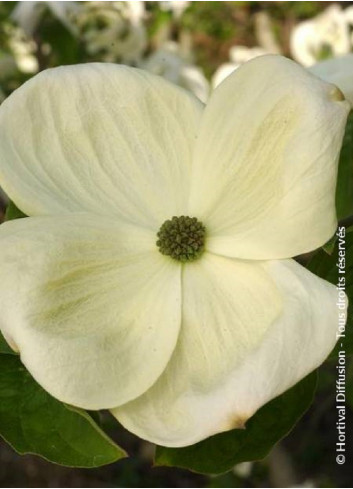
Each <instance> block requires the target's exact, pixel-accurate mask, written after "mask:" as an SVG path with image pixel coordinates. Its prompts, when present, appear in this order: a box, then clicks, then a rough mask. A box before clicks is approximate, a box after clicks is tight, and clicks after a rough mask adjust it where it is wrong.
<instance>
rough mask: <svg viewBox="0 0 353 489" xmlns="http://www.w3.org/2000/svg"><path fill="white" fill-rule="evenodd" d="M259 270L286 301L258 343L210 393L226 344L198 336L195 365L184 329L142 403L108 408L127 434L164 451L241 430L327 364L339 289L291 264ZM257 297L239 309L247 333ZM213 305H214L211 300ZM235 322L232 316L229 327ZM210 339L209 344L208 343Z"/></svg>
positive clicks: (226, 354) (267, 265) (267, 264)
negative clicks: (200, 346)
mask: <svg viewBox="0 0 353 489" xmlns="http://www.w3.org/2000/svg"><path fill="white" fill-rule="evenodd" d="M257 264H258V265H257V266H258V267H259V268H262V269H263V271H265V272H267V273H268V275H269V277H271V278H272V279H273V281H274V282H275V284H276V286H277V288H278V290H279V291H280V294H281V296H282V298H283V301H284V303H283V311H282V313H281V315H280V316H279V317H278V318H277V319H275V321H274V322H273V324H272V325H271V327H269V328H268V329H267V330H266V333H265V335H264V336H263V338H262V341H261V343H260V344H258V345H257V347H256V348H255V349H253V350H251V351H249V352H248V353H247V355H246V356H245V357H244V358H243V359H242V361H241V362H240V363H239V364H237V365H235V367H234V368H230V369H229V370H228V371H224V372H223V373H222V375H220V376H219V378H218V381H217V382H215V378H214V377H213V376H211V377H212V382H210V388H208V389H207V380H208V377H209V375H210V371H211V369H212V366H213V367H214V368H215V370H216V371H217V368H218V364H217V363H216V364H215V365H213V362H214V361H215V360H216V361H217V360H218V358H217V353H218V348H219V346H220V344H221V341H222V339H223V338H222V337H221V340H220V342H219V343H217V340H216V339H215V338H212V336H211V335H210V336H209V337H208V336H207V335H206V334H204V335H202V342H203V347H204V360H203V361H202V360H201V361H200V357H199V355H198V346H197V345H195V344H192V342H191V341H190V338H192V334H190V338H188V334H187V332H186V329H187V327H190V324H187V323H183V326H182V330H181V337H180V338H181V342H180V340H179V344H178V346H177V348H176V350H175V352H174V355H173V357H172V360H171V362H170V364H169V365H168V367H167V369H166V372H165V373H164V374H163V375H162V376H161V377H160V379H159V380H158V381H157V383H156V384H155V385H154V386H153V387H152V388H151V389H150V390H149V391H147V392H146V393H145V394H144V395H142V396H141V397H140V398H137V399H136V400H134V401H132V402H130V403H128V404H126V405H125V406H120V407H118V408H116V409H115V410H113V414H114V415H115V416H116V417H117V419H118V420H119V421H120V422H121V423H122V424H123V425H124V426H125V427H126V428H127V429H128V430H129V431H132V432H133V433H135V434H137V435H138V436H140V437H141V438H144V439H146V440H149V441H151V442H154V443H157V444H159V445H162V446H169V447H179V446H187V445H192V444H194V443H196V442H198V441H201V440H203V439H205V438H207V437H209V436H211V435H214V434H217V433H220V432H223V431H227V430H230V429H234V428H243V427H244V424H245V423H246V421H247V420H248V419H249V418H250V417H251V416H252V415H253V414H254V413H255V412H256V411H257V410H258V409H259V408H260V407H261V406H263V405H264V404H266V403H267V402H268V401H270V400H271V399H273V398H275V397H276V396H278V395H280V394H282V393H283V392H284V391H286V390H287V389H289V388H290V387H292V386H293V385H294V384H296V383H297V382H298V381H299V380H301V379H302V378H303V377H305V376H306V375H307V374H309V373H310V372H311V371H312V370H314V369H315V368H316V367H317V366H319V365H320V364H321V363H322V362H323V361H324V360H325V358H326V357H327V355H328V354H329V353H330V351H331V350H332V348H333V346H334V344H335V342H336V334H337V325H338V309H337V307H336V301H337V291H336V288H335V287H334V286H333V285H331V284H329V283H328V282H326V281H324V280H322V279H320V278H318V277H316V276H315V275H313V274H312V273H311V272H308V271H307V270H306V269H304V268H303V267H302V266H300V265H298V264H297V263H296V262H294V261H293V260H284V261H273V262H271V261H270V262H257ZM253 266H256V265H253ZM225 272H226V270H225ZM250 286H251V282H250V283H249V287H250ZM211 287H212V286H210V289H211ZM256 299H257V298H256V296H254V297H253V298H252V300H251V301H249V302H248V303H247V305H245V304H244V307H247V309H248V313H249V327H250V325H251V321H250V319H251V315H252V314H253V307H254V304H255V305H256ZM260 299H261V300H262V299H263V298H260ZM213 305H215V307H216V298H215V302H214V303H212V306H213ZM185 307H186V308H187V307H190V305H189V306H188V304H186V306H185V303H184V317H185V314H186V315H187V312H186V310H185ZM210 307H211V305H210ZM234 319H235V317H234V316H233V317H232V316H230V317H229V320H228V327H230V326H231V325H232V321H234ZM184 328H185V330H184ZM209 328H212V329H213V330H214V331H215V329H216V328H217V326H216V324H215V323H213V322H212V321H210V323H209ZM209 338H212V339H213V341H211V342H208V343H207V340H208V339H209ZM232 349H234V350H235V351H236V345H235V346H234V345H230V344H229V345H228V350H227V351H224V357H227V358H229V352H231V351H232ZM186 359H189V360H188V361H185V360H186ZM194 363H195V365H194ZM205 377H206V378H205Z"/></svg>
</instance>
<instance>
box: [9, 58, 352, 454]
mask: <svg viewBox="0 0 353 489" xmlns="http://www.w3.org/2000/svg"><path fill="white" fill-rule="evenodd" d="M348 111H349V104H348V102H346V101H344V100H343V97H342V94H341V92H340V91H339V90H338V89H337V88H336V87H334V86H333V85H330V84H327V83H325V82H323V81H322V80H319V79H318V78H316V77H314V76H313V75H312V74H310V73H308V72H307V71H306V70H304V69H303V68H301V67H300V66H298V65H297V64H296V63H294V62H293V61H290V60H287V59H285V58H282V57H280V56H263V57H259V58H256V59H255V60H252V61H249V62H248V63H246V64H244V65H243V66H242V67H241V68H239V69H238V70H237V71H236V72H235V73H234V74H233V75H231V76H230V77H229V78H228V79H227V80H226V81H225V82H224V83H222V85H221V86H219V87H218V88H217V89H216V90H215V91H214V92H213V94H212V95H211V98H210V101H209V103H208V104H207V106H206V107H204V106H203V104H202V103H201V102H200V101H199V100H197V99H196V97H194V96H192V95H191V94H188V93H187V92H185V91H184V90H182V89H180V88H179V87H177V86H174V85H172V84H170V83H169V82H167V81H165V80H164V79H162V78H160V77H157V76H154V75H152V74H150V73H147V72H144V71H140V70H136V69H133V68H129V67H124V66H118V65H110V64H84V65H78V66H69V67H61V68H54V69H51V70H47V71H44V72H42V73H40V74H39V75H37V76H36V77H34V78H32V79H31V80H30V81H28V82H27V83H26V84H24V85H23V86H22V87H21V88H19V89H18V90H17V91H16V92H15V93H14V94H12V95H11V96H10V97H9V98H8V99H7V100H5V102H4V103H3V104H2V105H1V106H0V128H1V131H0V184H1V185H2V186H3V188H4V190H5V191H6V192H7V194H8V195H9V196H10V197H11V198H12V199H13V200H14V202H15V203H16V204H17V205H18V206H19V208H20V209H21V210H22V211H24V212H25V213H26V214H28V215H30V216H32V217H29V218H24V219H20V220H17V221H10V222H7V223H5V224H3V225H1V226H0V297H1V312H0V328H1V331H2V333H3V334H4V336H5V338H6V339H7V341H8V342H9V344H10V345H12V347H13V348H15V349H16V350H18V351H19V352H20V355H21V360H22V362H23V363H24V365H25V366H26V367H27V369H28V370H29V372H30V373H31V374H32V375H33V377H34V378H35V379H36V380H37V381H38V382H39V383H40V384H41V385H42V386H43V387H44V389H46V390H47V391H48V392H50V393H51V394H52V395H53V396H55V397H56V398H58V399H59V400H61V401H63V402H66V403H69V404H72V405H74V406H79V407H82V408H86V409H111V410H112V413H113V414H114V416H116V418H117V419H118V420H119V421H120V422H121V423H122V424H123V425H124V426H125V427H126V428H127V429H129V430H131V431H132V432H134V433H136V434H137V435H139V436H140V437H142V438H145V439H147V440H150V441H152V442H156V443H158V444H161V445H165V446H185V445H189V444H193V443H195V442H197V441H199V440H201V439H204V438H206V437H208V436H210V435H212V434H215V433H219V432H222V431H225V430H229V429H232V428H236V427H243V426H244V423H245V422H246V420H247V419H248V418H249V417H250V416H252V415H253V414H254V413H255V412H256V411H257V410H258V409H259V408H260V407H261V406H262V405H263V404H265V403H266V402H268V401H269V400H270V399H272V398H274V397H276V396H277V395H279V394H281V393H282V392H284V391H285V390H286V389H288V388H290V387H291V386H293V385H294V384H295V383H297V382H298V381H299V380H300V379H301V378H302V377H304V376H305V375H307V374H308V373H309V372H311V371H312V370H313V369H314V368H315V367H317V366H318V365H319V364H320V363H322V362H323V360H324V359H325V358H326V357H327V355H328V354H329V352H330V351H331V349H332V348H333V346H334V344H335V341H336V324H337V309H336V288H335V287H334V286H333V285H331V284H329V283H327V282H326V281H324V280H322V279H320V278H318V277H317V276H315V275H313V274H312V273H311V272H309V271H307V270H306V269H305V268H303V267H302V266H300V265H299V264H298V263H297V262H295V261H294V260H292V259H290V257H292V256H296V255H298V254H301V253H304V252H308V251H310V250H313V249H314V248H317V247H319V246H320V245H322V244H323V243H325V242H326V241H327V240H328V239H329V238H330V237H331V236H332V234H333V233H334V232H335V229H336V224H337V222H336V213H335V204H334V203H335V183H336V182H335V180H336V173H337V160H338V154H339V151H340V146H341V141H342V137H343V133H344V127H345V121H346V117H347V113H348Z"/></svg>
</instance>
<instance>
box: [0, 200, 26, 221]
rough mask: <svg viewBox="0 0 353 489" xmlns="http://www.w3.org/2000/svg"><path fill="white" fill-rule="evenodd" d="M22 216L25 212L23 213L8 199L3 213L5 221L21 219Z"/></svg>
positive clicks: (24, 215)
mask: <svg viewBox="0 0 353 489" xmlns="http://www.w3.org/2000/svg"><path fill="white" fill-rule="evenodd" d="M22 217H27V216H26V214H24V213H23V212H22V211H20V209H18V207H16V205H15V204H14V203H13V202H12V201H10V203H9V205H8V206H7V209H6V213H5V221H12V220H13V219H21V218H22Z"/></svg>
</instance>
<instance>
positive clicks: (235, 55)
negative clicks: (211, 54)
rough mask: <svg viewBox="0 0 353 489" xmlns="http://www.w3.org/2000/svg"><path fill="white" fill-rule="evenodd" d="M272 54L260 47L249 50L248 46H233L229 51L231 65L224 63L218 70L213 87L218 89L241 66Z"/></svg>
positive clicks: (213, 80) (213, 78) (214, 76)
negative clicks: (264, 55)
mask: <svg viewBox="0 0 353 489" xmlns="http://www.w3.org/2000/svg"><path fill="white" fill-rule="evenodd" d="M263 54H270V53H268V52H267V51H265V50H264V49H263V48H261V47H259V46H255V47H253V48H248V47H247V46H232V47H231V48H230V50H229V59H230V62H229V63H224V64H222V65H221V66H219V67H218V68H217V70H216V71H215V73H214V75H213V77H212V87H213V88H216V87H217V86H218V85H219V84H220V83H222V81H223V80H225V79H226V78H227V76H229V75H230V74H231V73H233V71H234V70H236V69H237V68H239V66H240V65H242V64H243V63H246V62H247V61H250V60H251V59H253V58H257V56H262V55H263Z"/></svg>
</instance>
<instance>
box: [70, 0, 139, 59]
mask: <svg viewBox="0 0 353 489" xmlns="http://www.w3.org/2000/svg"><path fill="white" fill-rule="evenodd" d="M144 17H145V5H144V2H138V1H131V2H85V3H84V4H82V6H81V8H80V10H79V12H78V13H77V15H76V23H77V26H78V29H79V31H80V32H81V37H82V39H83V42H84V43H85V45H86V49H87V51H88V52H89V53H90V54H92V55H96V54H97V55H98V54H99V55H100V58H101V60H103V61H108V62H114V61H120V62H122V63H126V64H137V63H138V62H139V61H140V60H141V58H142V55H143V52H144V50H145V49H146V46H147V34H146V29H145V26H144V24H143V20H144Z"/></svg>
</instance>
